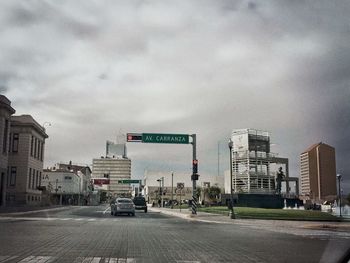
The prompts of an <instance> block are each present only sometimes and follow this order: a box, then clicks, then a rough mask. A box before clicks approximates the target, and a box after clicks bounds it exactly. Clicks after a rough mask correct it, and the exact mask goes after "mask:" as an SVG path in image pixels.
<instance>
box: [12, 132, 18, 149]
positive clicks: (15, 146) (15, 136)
mask: <svg viewBox="0 0 350 263" xmlns="http://www.w3.org/2000/svg"><path fill="white" fill-rule="evenodd" d="M18 141H19V134H18V133H14V134H13V135H12V152H14V153H16V152H18Z"/></svg>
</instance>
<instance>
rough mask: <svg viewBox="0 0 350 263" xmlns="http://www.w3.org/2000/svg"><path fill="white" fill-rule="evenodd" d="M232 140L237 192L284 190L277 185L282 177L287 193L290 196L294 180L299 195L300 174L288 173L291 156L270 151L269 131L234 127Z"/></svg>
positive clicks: (233, 168) (274, 191)
mask: <svg viewBox="0 0 350 263" xmlns="http://www.w3.org/2000/svg"><path fill="white" fill-rule="evenodd" d="M231 140H232V142H233V147H232V160H231V165H232V171H233V179H232V187H233V192H234V193H249V194H281V187H279V189H278V187H277V186H278V185H281V181H282V182H284V184H285V193H284V195H286V196H288V195H289V193H290V187H289V182H291V181H294V182H295V185H296V187H295V188H296V189H295V194H296V195H298V188H299V185H298V183H299V182H298V178H296V177H289V163H288V158H281V157H278V156H277V154H275V153H271V151H270V148H271V147H270V145H271V144H270V136H269V133H268V132H266V131H260V130H256V129H239V130H234V131H233V132H232V136H231ZM272 166H275V167H276V166H277V167H278V166H281V167H282V166H284V172H283V169H280V170H279V172H275V171H272ZM281 172H282V174H281ZM279 180H280V181H279Z"/></svg>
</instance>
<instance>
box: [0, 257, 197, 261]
mask: <svg viewBox="0 0 350 263" xmlns="http://www.w3.org/2000/svg"><path fill="white" fill-rule="evenodd" d="M18 257H19V256H0V263H4V262H9V261H12V260H14V259H16V258H18ZM101 259H103V261H102V262H104V263H136V262H137V260H136V258H102V257H77V258H75V260H74V261H72V262H73V263H99V262H100V261H101ZM55 260H57V257H51V256H28V257H26V258H23V259H22V260H21V261H17V262H18V263H50V262H53V261H55ZM176 262H178V263H200V262H199V261H176Z"/></svg>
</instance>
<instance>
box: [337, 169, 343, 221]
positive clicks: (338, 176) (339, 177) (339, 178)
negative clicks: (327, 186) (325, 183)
mask: <svg viewBox="0 0 350 263" xmlns="http://www.w3.org/2000/svg"><path fill="white" fill-rule="evenodd" d="M341 178H342V176H341V174H337V179H338V189H339V190H338V191H339V192H338V193H339V216H340V217H341V216H342V215H341V187H340V181H341Z"/></svg>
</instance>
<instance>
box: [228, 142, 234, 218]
mask: <svg viewBox="0 0 350 263" xmlns="http://www.w3.org/2000/svg"><path fill="white" fill-rule="evenodd" d="M228 148H229V149H230V178H231V179H230V188H231V189H230V190H231V191H230V194H231V200H230V202H231V205H230V209H231V210H230V217H231V219H235V212H234V211H233V193H232V148H233V141H232V140H231V139H230V141H229V143H228Z"/></svg>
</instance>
